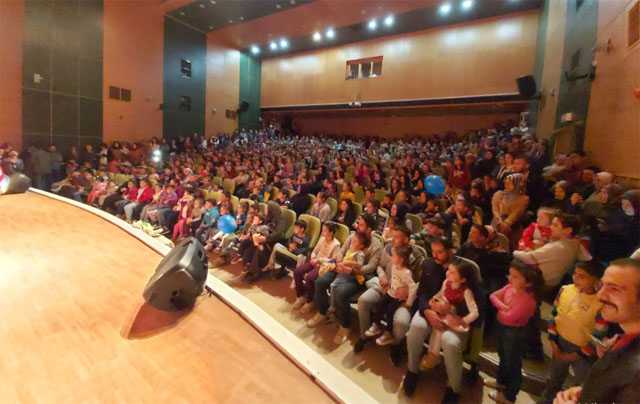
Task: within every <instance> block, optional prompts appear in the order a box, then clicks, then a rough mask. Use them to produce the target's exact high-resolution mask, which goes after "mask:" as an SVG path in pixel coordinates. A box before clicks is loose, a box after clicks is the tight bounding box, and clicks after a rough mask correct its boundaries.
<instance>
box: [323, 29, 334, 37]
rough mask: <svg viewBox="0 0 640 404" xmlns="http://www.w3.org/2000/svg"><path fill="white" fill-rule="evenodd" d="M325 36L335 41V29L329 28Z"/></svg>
mask: <svg viewBox="0 0 640 404" xmlns="http://www.w3.org/2000/svg"><path fill="white" fill-rule="evenodd" d="M325 36H326V37H327V38H329V39H333V38H335V36H336V32H335V31H334V30H333V28H329V29H328V30H327V32H326V33H325Z"/></svg>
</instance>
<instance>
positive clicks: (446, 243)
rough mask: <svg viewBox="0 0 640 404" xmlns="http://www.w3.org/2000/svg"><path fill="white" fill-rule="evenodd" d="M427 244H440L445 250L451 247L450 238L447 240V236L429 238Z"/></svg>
mask: <svg viewBox="0 0 640 404" xmlns="http://www.w3.org/2000/svg"><path fill="white" fill-rule="evenodd" d="M429 244H431V245H433V244H440V245H442V246H443V247H444V248H445V249H447V250H451V249H452V248H453V244H452V243H451V240H449V239H448V238H447V237H436V238H434V239H433V240H431V242H429Z"/></svg>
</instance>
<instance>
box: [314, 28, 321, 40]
mask: <svg viewBox="0 0 640 404" xmlns="http://www.w3.org/2000/svg"><path fill="white" fill-rule="evenodd" d="M313 40H314V41H315V42H320V41H321V40H322V34H320V33H319V32H317V31H316V32H314V33H313Z"/></svg>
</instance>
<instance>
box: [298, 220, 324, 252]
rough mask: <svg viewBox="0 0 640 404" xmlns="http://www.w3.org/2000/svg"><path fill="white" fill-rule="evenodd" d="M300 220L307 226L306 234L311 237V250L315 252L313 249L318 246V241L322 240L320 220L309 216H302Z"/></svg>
mask: <svg viewBox="0 0 640 404" xmlns="http://www.w3.org/2000/svg"><path fill="white" fill-rule="evenodd" d="M298 219H299V220H301V221H303V222H305V223H306V224H307V229H306V231H305V233H306V235H307V236H308V237H309V250H313V247H315V246H316V244H317V243H318V239H319V238H320V230H321V224H320V219H318V218H317V217H315V216H311V215H307V214H303V215H300V217H299V218H298Z"/></svg>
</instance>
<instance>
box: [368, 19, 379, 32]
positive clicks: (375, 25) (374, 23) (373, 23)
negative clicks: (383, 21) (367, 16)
mask: <svg viewBox="0 0 640 404" xmlns="http://www.w3.org/2000/svg"><path fill="white" fill-rule="evenodd" d="M367 27H369V29H370V30H372V31H373V30H374V29H376V28H378V21H376V20H375V19H374V20H371V21H369V24H367Z"/></svg>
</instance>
